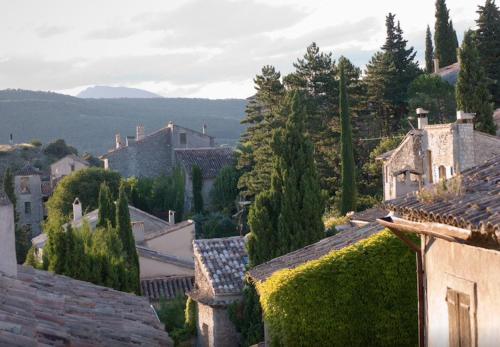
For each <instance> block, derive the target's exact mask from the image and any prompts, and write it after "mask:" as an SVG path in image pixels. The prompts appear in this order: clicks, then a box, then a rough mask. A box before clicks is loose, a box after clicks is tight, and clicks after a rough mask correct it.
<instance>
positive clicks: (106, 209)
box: [97, 182, 116, 228]
mask: <svg viewBox="0 0 500 347" xmlns="http://www.w3.org/2000/svg"><path fill="white" fill-rule="evenodd" d="M98 201H99V215H98V219H97V226H98V227H103V228H105V227H107V226H108V223H111V225H112V226H115V222H116V219H115V204H114V202H113V198H112V197H111V192H110V190H109V187H108V185H107V184H106V183H105V182H103V183H101V187H100V189H99V200H98Z"/></svg>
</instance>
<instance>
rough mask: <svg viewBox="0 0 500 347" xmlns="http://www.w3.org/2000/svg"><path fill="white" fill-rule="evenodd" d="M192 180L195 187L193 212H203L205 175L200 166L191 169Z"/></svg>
mask: <svg viewBox="0 0 500 347" xmlns="http://www.w3.org/2000/svg"><path fill="white" fill-rule="evenodd" d="M191 179H192V185H193V211H194V213H202V212H203V195H202V190H203V174H202V172H201V169H200V167H199V166H197V165H194V166H193V167H192V168H191Z"/></svg>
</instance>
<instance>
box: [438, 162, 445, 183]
mask: <svg viewBox="0 0 500 347" xmlns="http://www.w3.org/2000/svg"><path fill="white" fill-rule="evenodd" d="M445 179H446V168H445V167H444V166H443V165H441V166H439V180H440V181H441V180H445Z"/></svg>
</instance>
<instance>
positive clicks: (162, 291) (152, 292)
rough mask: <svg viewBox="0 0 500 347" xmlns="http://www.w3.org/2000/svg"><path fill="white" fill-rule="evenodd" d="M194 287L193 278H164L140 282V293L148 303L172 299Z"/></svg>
mask: <svg viewBox="0 0 500 347" xmlns="http://www.w3.org/2000/svg"><path fill="white" fill-rule="evenodd" d="M193 287H194V276H166V277H160V278H151V279H143V280H141V293H142V295H143V296H145V297H147V298H148V299H149V301H151V302H155V301H159V300H160V299H161V298H163V299H165V300H170V299H174V298H175V297H177V296H179V295H185V294H186V293H187V292H189V291H190V290H192V289H193Z"/></svg>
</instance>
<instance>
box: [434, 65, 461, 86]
mask: <svg viewBox="0 0 500 347" xmlns="http://www.w3.org/2000/svg"><path fill="white" fill-rule="evenodd" d="M459 72H460V64H459V63H455V64H451V65H448V66H445V67H442V68H440V69H439V70H438V72H437V73H436V74H437V75H438V76H439V77H441V78H442V79H443V80H445V81H446V82H448V83H450V84H452V85H454V84H455V83H457V79H458V73H459Z"/></svg>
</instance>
